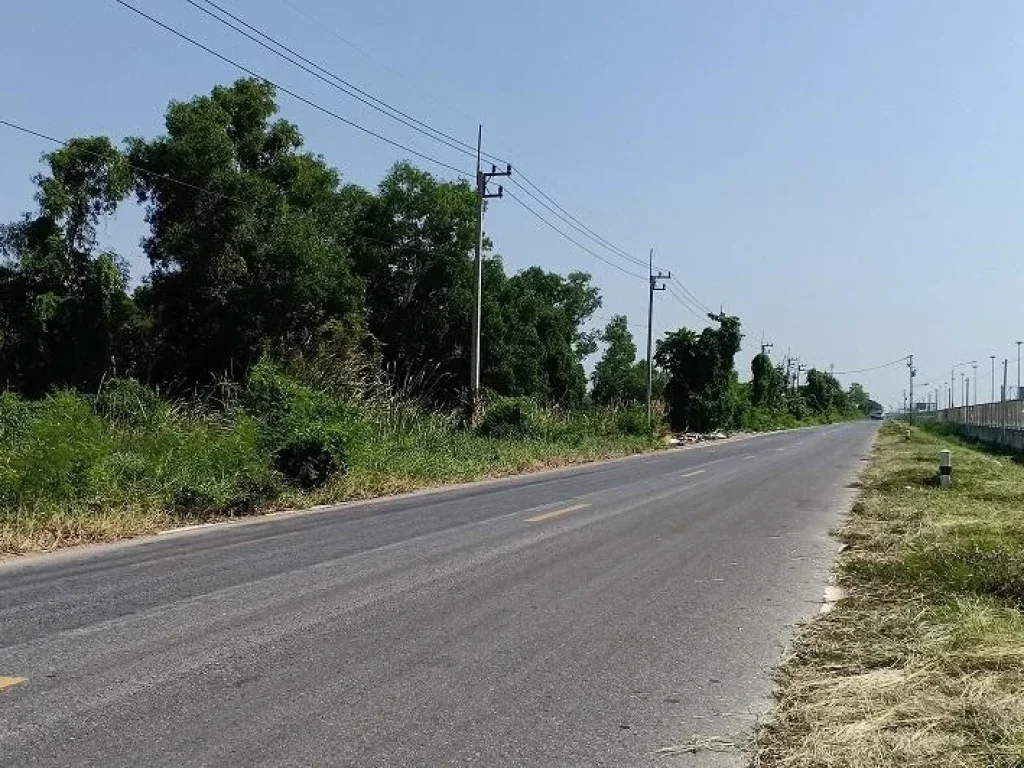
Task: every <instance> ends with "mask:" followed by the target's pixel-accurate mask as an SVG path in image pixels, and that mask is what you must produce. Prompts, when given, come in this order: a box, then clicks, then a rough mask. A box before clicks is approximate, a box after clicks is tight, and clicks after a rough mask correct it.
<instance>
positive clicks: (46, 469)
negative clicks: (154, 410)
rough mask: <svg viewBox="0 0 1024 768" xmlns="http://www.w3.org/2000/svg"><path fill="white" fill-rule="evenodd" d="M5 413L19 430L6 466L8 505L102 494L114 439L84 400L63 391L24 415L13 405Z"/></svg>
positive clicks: (7, 457) (69, 499)
mask: <svg viewBox="0 0 1024 768" xmlns="http://www.w3.org/2000/svg"><path fill="white" fill-rule="evenodd" d="M5 410H6V411H7V413H8V414H16V415H15V416H14V417H13V418H10V419H9V421H10V422H14V421H16V422H17V429H18V435H17V445H16V446H11V447H10V450H7V451H5V454H6V455H5V457H4V461H3V465H4V470H3V472H2V477H3V481H2V482H3V486H4V487H3V488H2V489H0V494H2V496H3V497H4V499H3V500H4V502H5V503H8V504H15V503H17V504H24V505H27V506H31V507H34V506H36V505H39V504H45V503H47V502H58V503H67V502H69V501H72V500H74V499H82V498H85V499H91V498H93V497H95V496H96V495H97V494H98V492H99V490H100V488H101V487H103V486H104V485H105V484H106V482H105V481H106V480H107V477H106V474H105V472H104V466H103V458H104V457H105V456H106V455H107V454H108V453H109V452H110V447H109V440H110V437H109V434H108V431H107V429H106V426H105V425H104V424H103V422H102V420H101V419H100V418H99V417H98V416H97V415H96V414H95V413H94V412H93V410H92V408H91V406H90V404H89V403H88V402H87V401H86V400H85V399H84V398H82V397H80V396H79V395H76V394H74V393H72V392H60V393H58V394H55V395H52V396H50V397H47V398H46V399H45V400H42V401H40V402H38V403H33V404H31V405H29V406H28V407H27V408H26V409H25V410H22V409H21V408H20V407H18V406H12V405H11V403H10V401H8V405H7V407H6V408H5ZM7 428H8V427H6V426H5V429H7Z"/></svg>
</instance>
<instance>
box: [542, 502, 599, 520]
mask: <svg viewBox="0 0 1024 768" xmlns="http://www.w3.org/2000/svg"><path fill="white" fill-rule="evenodd" d="M589 506H590V505H589V504H573V505H572V506H571V507H563V508H562V509H556V510H553V511H551V512H545V513H544V514H542V515H534V516H533V517H528V518H526V522H528V523H539V522H540V521H541V520H550V519H551V518H552V517H558V516H559V515H567V514H569V513H570V512H575V511H577V510H579V509H586V508H587V507H589Z"/></svg>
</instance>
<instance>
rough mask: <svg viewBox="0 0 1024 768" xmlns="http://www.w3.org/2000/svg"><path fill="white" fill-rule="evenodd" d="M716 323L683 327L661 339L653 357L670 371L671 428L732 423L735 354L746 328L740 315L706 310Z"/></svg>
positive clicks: (667, 395)
mask: <svg viewBox="0 0 1024 768" xmlns="http://www.w3.org/2000/svg"><path fill="white" fill-rule="evenodd" d="M708 318H709V319H711V320H713V321H715V322H717V323H718V327H717V328H710V327H709V328H705V329H704V330H703V331H701V333H700V334H697V333H695V332H693V331H691V330H689V329H688V328H680V329H679V330H678V331H673V332H671V333H668V334H666V335H665V337H664V338H662V339H659V340H658V344H657V352H656V354H655V362H656V363H657V364H658V366H660V367H661V368H662V369H663V370H664V371H665V373H666V374H667V375H668V383H667V384H666V386H665V399H666V404H667V405H668V417H669V421H670V422H671V424H672V426H673V428H675V429H690V430H695V431H698V432H704V431H708V430H711V429H718V428H722V427H727V426H731V425H732V423H733V417H734V413H733V411H734V405H735V403H734V400H733V397H732V392H731V385H732V382H733V380H734V379H735V376H736V371H735V367H734V359H735V357H736V353H737V352H739V349H740V341H741V340H742V334H741V333H740V321H739V318H738V317H732V316H728V315H725V314H722V315H708Z"/></svg>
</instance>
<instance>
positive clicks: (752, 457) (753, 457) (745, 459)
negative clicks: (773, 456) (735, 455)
mask: <svg viewBox="0 0 1024 768" xmlns="http://www.w3.org/2000/svg"><path fill="white" fill-rule="evenodd" d="M756 458H757V457H756V456H744V457H743V460H744V461H750V460H751V459H756Z"/></svg>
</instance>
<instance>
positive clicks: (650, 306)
mask: <svg viewBox="0 0 1024 768" xmlns="http://www.w3.org/2000/svg"><path fill="white" fill-rule="evenodd" d="M671 279H672V273H671V272H669V273H668V274H667V275H663V274H661V271H660V270H659V271H658V274H654V249H653V248H651V251H650V255H649V257H648V260H647V280H648V284H649V288H650V290H648V292H647V293H648V296H647V424H648V426H649V425H650V424H651V419H652V415H651V396H652V394H653V392H654V361H653V359H652V358H653V357H654V347H653V345H654V292H655V291H664V290H666V289H665V284H664V283H662V284H660V285H659V284H658V281H659V280H671Z"/></svg>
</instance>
